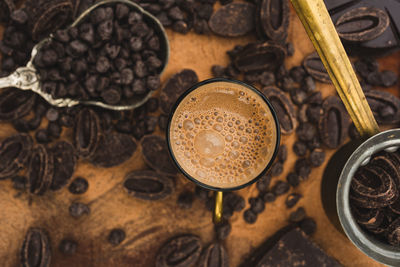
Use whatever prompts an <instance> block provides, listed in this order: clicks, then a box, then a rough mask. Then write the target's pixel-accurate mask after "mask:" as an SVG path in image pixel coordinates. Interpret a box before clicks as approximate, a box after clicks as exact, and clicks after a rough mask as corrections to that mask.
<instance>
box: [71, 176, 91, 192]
mask: <svg viewBox="0 0 400 267" xmlns="http://www.w3.org/2000/svg"><path fill="white" fill-rule="evenodd" d="M88 187H89V183H88V181H87V180H86V179H85V178H82V177H77V178H75V179H74V180H73V181H72V182H71V184H70V185H69V187H68V190H69V192H71V193H72V194H78V195H79V194H84V193H85V192H86V191H87V190H88Z"/></svg>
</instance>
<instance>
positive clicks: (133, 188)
mask: <svg viewBox="0 0 400 267" xmlns="http://www.w3.org/2000/svg"><path fill="white" fill-rule="evenodd" d="M124 187H125V189H126V190H127V192H128V194H129V195H131V196H133V197H137V198H141V199H145V200H159V199H163V198H165V197H167V196H169V195H170V194H171V193H172V192H173V191H174V189H175V185H174V182H173V181H172V179H170V178H168V177H163V176H161V175H160V174H158V173H156V172H153V171H133V172H131V173H128V174H127V176H126V178H125V181H124Z"/></svg>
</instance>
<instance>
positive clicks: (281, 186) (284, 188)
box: [272, 181, 290, 196]
mask: <svg viewBox="0 0 400 267" xmlns="http://www.w3.org/2000/svg"><path fill="white" fill-rule="evenodd" d="M289 189H290V186H289V184H288V183H286V182H284V181H277V182H276V183H275V185H274V186H273V187H272V192H274V195H275V196H281V195H283V194H286V193H287V192H288V191H289Z"/></svg>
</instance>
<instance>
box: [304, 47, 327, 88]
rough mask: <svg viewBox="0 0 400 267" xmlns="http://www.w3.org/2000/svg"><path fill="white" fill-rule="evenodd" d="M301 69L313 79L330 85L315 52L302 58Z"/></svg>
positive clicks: (323, 67)
mask: <svg viewBox="0 0 400 267" xmlns="http://www.w3.org/2000/svg"><path fill="white" fill-rule="evenodd" d="M303 67H304V69H305V70H306V71H307V73H308V74H310V75H311V76H312V77H313V78H314V79H316V80H318V81H320V82H323V83H332V81H331V78H330V77H329V74H328V72H327V71H326V68H325V66H324V64H323V63H322V61H321V59H320V57H319V55H318V53H317V52H313V53H311V54H309V55H308V56H307V57H305V58H304V60H303Z"/></svg>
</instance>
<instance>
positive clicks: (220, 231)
mask: <svg viewBox="0 0 400 267" xmlns="http://www.w3.org/2000/svg"><path fill="white" fill-rule="evenodd" d="M214 230H215V235H216V237H217V240H219V241H224V240H225V239H226V238H227V237H228V236H229V234H230V232H231V230H232V226H231V224H230V223H229V221H223V222H221V223H218V224H215V225H214Z"/></svg>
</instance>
